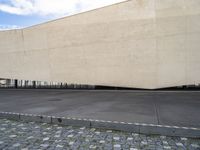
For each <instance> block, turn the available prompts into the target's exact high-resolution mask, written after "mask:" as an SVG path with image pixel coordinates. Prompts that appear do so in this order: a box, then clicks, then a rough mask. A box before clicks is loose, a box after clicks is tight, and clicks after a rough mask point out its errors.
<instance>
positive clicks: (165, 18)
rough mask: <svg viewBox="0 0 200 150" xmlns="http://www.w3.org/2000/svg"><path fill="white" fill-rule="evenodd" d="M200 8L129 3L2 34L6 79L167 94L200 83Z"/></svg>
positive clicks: (142, 0)
mask: <svg viewBox="0 0 200 150" xmlns="http://www.w3.org/2000/svg"><path fill="white" fill-rule="evenodd" d="M199 27H200V1H198V0H176V1H174V0H129V1H127V2H123V3H119V4H115V5H112V6H108V7H105V8H101V9H97V10H94V11H90V12H86V13H82V14H79V15H74V16H70V17H66V18H63V19H59V20H55V21H51V22H48V23H45V24H41V25H37V26H33V27H29V28H26V29H22V30H11V31H3V32H0V64H1V67H0V77H1V78H16V79H27V80H38V81H57V82H58V81H61V82H68V83H78V84H92V85H106V86H122V87H134V88H147V89H154V88H162V87H171V86H179V85H187V84H198V83H200V50H199V49H200V28H199Z"/></svg>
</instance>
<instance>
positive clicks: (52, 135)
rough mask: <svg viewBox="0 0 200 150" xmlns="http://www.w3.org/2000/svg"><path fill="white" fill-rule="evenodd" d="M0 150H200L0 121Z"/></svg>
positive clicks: (162, 139) (163, 140)
mask: <svg viewBox="0 0 200 150" xmlns="http://www.w3.org/2000/svg"><path fill="white" fill-rule="evenodd" d="M0 149H2V150H18V149H19V150H39V149H42V150H43V149H48V150H61V149H72V150H77V149H80V150H88V149H100V150H101V149H105V150H111V149H116V150H120V149H123V150H139V149H143V150H164V149H166V150H167V149H168V150H170V149H180V150H186V149H188V150H200V139H188V138H183V137H182V138H181V137H166V136H147V135H142V134H136V133H126V132H117V131H112V130H99V129H94V128H91V129H89V128H85V127H81V128H74V127H71V126H58V125H50V124H46V123H43V124H39V123H34V122H30V123H25V122H16V121H11V120H6V119H0Z"/></svg>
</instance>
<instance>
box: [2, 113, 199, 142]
mask: <svg viewBox="0 0 200 150" xmlns="http://www.w3.org/2000/svg"><path fill="white" fill-rule="evenodd" d="M0 118H2V119H11V120H17V121H25V122H32V121H33V122H40V123H52V124H58V125H70V126H78V127H83V126H84V127H92V128H101V129H111V130H120V131H126V132H134V133H141V134H155V135H165V136H181V137H189V138H200V129H199V128H189V127H177V126H167V125H154V124H141V123H126V122H118V121H104V120H93V119H80V118H66V117H55V116H45V115H33V114H20V113H12V112H0Z"/></svg>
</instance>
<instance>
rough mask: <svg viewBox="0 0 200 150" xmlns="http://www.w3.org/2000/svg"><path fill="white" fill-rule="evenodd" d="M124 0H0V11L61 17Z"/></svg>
mask: <svg viewBox="0 0 200 150" xmlns="http://www.w3.org/2000/svg"><path fill="white" fill-rule="evenodd" d="M121 1H124V0H7V1H5V0H0V11H3V12H6V13H10V14H16V15H39V16H48V15H52V16H56V17H61V16H65V15H70V14H76V13H79V12H83V11H86V10H91V9H94V8H98V7H102V6H106V5H110V4H113V3H117V2H121Z"/></svg>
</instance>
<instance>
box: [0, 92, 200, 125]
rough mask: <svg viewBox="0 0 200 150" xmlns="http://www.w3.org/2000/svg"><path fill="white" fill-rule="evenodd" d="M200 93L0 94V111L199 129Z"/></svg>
mask: <svg viewBox="0 0 200 150" xmlns="http://www.w3.org/2000/svg"><path fill="white" fill-rule="evenodd" d="M199 108H200V92H191V91H190V92H170V91H169V92H164V91H163V92H145V91H78V90H77V91H69V90H10V89H9V90H3V89H1V90H0V111H5V112H17V113H28V114H38V115H52V116H58V117H61V116H63V117H76V118H82V119H83V118H87V119H99V120H107V121H124V122H132V123H136V122H138V123H147V124H156V125H157V124H159V125H170V126H186V127H197V128H200V117H199V114H200V109H199Z"/></svg>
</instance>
